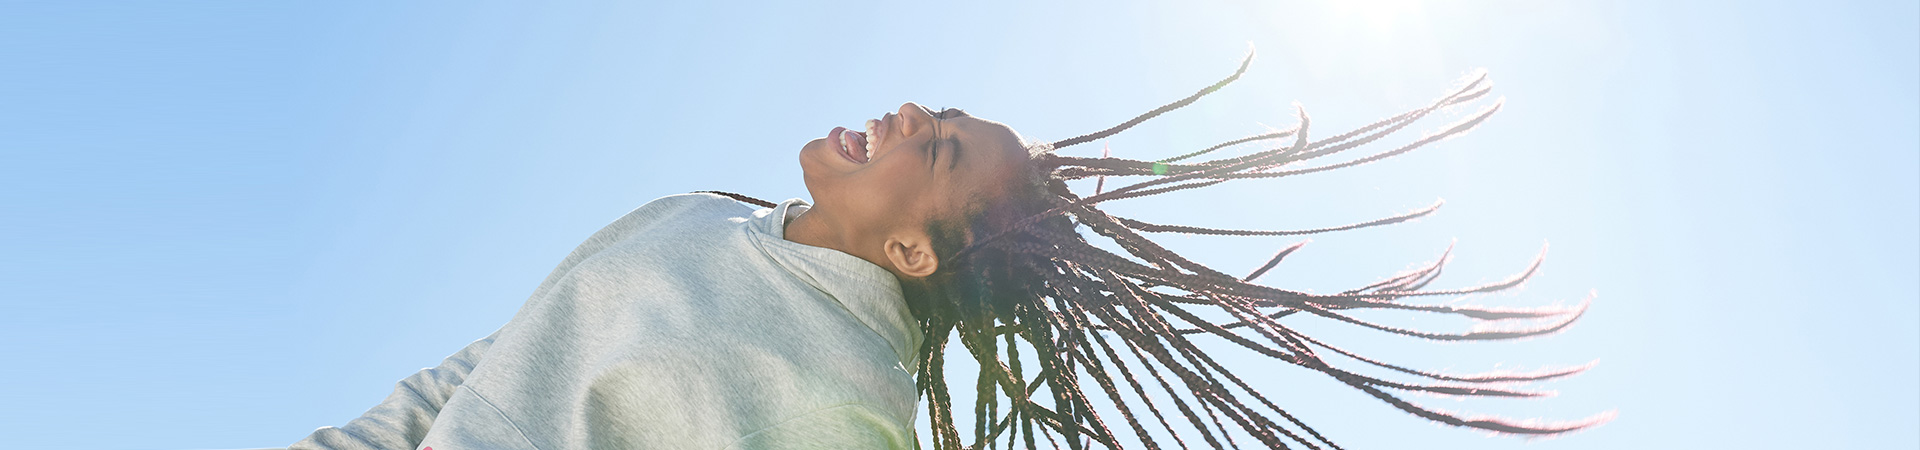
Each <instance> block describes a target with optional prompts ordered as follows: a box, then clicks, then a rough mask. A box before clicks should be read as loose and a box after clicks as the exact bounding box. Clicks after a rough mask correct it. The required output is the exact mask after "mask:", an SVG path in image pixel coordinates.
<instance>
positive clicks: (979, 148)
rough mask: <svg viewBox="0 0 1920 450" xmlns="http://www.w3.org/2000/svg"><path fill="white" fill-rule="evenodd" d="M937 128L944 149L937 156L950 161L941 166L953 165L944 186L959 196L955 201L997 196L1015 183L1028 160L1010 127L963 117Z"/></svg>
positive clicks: (947, 120) (950, 120)
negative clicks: (940, 130) (940, 134)
mask: <svg viewBox="0 0 1920 450" xmlns="http://www.w3.org/2000/svg"><path fill="white" fill-rule="evenodd" d="M940 125H941V128H944V130H942V132H943V134H947V136H943V137H942V138H944V139H942V140H944V141H946V142H945V143H944V144H945V146H946V147H948V148H943V149H940V150H941V151H942V152H944V153H943V154H942V155H941V157H942V158H951V160H950V161H941V163H942V165H945V164H946V163H949V162H950V163H951V164H953V166H952V170H951V171H950V172H949V173H948V174H947V177H946V178H947V181H948V182H947V183H946V184H947V185H948V188H949V189H950V190H952V191H953V194H955V195H956V196H958V197H960V198H956V200H962V201H965V200H969V199H970V198H969V197H971V199H978V198H986V197H998V196H999V195H1000V194H1001V193H1003V192H1004V191H1005V188H1006V187H1007V186H1010V185H1011V184H1012V182H1015V181H1018V178H1016V177H1015V175H1016V174H1018V173H1020V171H1021V170H1022V169H1024V168H1025V167H1026V161H1027V159H1028V157H1027V150H1026V146H1024V145H1022V144H1021V141H1020V134H1019V133H1017V132H1015V131H1014V130H1013V128H1012V127H1008V126H1007V125H1005V124H1002V123H999V122H994V121H991V120H986V119H981V118H977V117H972V116H966V115H957V116H955V117H951V118H948V119H945V120H941V121H940Z"/></svg>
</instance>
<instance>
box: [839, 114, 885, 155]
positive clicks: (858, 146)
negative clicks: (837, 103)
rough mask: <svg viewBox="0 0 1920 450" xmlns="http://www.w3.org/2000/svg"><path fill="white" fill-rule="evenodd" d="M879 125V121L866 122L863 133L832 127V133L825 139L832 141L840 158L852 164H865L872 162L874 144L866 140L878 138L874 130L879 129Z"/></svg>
mask: <svg viewBox="0 0 1920 450" xmlns="http://www.w3.org/2000/svg"><path fill="white" fill-rule="evenodd" d="M880 123H881V122H880V121H879V120H867V123H866V126H867V131H866V132H865V133H862V132H858V131H853V130H849V129H847V128H846V127H834V128H833V132H831V133H828V134H827V139H828V140H831V141H833V145H834V147H835V148H836V149H838V150H839V151H840V156H841V157H844V158H847V160H848V161H852V162H853V163H854V164H866V163H868V162H872V161H873V149H874V144H875V143H876V142H875V141H869V140H867V139H868V136H878V134H877V133H876V129H877V128H879V127H880Z"/></svg>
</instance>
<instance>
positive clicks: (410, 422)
mask: <svg viewBox="0 0 1920 450" xmlns="http://www.w3.org/2000/svg"><path fill="white" fill-rule="evenodd" d="M498 334H499V333H498V332H495V334H494V335H498ZM493 338H494V336H487V337H486V338H484V339H480V340H478V341H473V343H472V344H467V348H464V349H461V350H460V351H459V352H458V353H454V354H453V356H448V357H447V359H446V360H444V361H441V362H440V365H439V366H436V367H429V368H425V369H420V372H419V373H415V374H413V375H412V376H409V377H407V378H406V379H404V380H400V382H399V383H398V384H396V385H395V386H394V387H393V393H392V394H389V395H387V399H386V400H384V401H381V402H380V404H379V405H375V406H374V407H373V408H372V409H368V410H367V412H366V413H365V414H361V415H360V417H358V418H355V419H353V420H352V421H348V422H347V424H346V425H341V426H338V427H323V428H320V429H318V430H314V431H313V434H311V435H308V436H307V438H306V439H302V440H300V442H297V443H294V444H293V446H291V447H288V450H413V448H414V446H416V445H419V443H420V440H421V439H424V438H426V436H427V429H428V428H431V427H433V418H434V416H437V415H439V414H440V407H441V406H445V405H446V404H447V398H448V397H452V396H453V391H454V389H457V388H459V387H460V384H461V383H464V382H466V379H467V374H468V373H469V372H472V371H473V366H475V365H477V364H479V363H480V357H481V356H482V355H484V354H486V352H487V348H488V347H491V346H493Z"/></svg>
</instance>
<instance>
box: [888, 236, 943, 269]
mask: <svg viewBox="0 0 1920 450" xmlns="http://www.w3.org/2000/svg"><path fill="white" fill-rule="evenodd" d="M885 251H886V253H887V261H889V262H892V263H893V270H894V271H896V272H899V273H900V274H901V275H906V276H909V277H913V278H926V277H927V276H928V275H933V272H934V271H935V270H938V269H939V268H940V255H937V254H934V252H933V240H932V239H931V238H929V237H928V236H927V234H926V233H911V234H903V235H895V236H892V237H888V238H887V243H886V249H885Z"/></svg>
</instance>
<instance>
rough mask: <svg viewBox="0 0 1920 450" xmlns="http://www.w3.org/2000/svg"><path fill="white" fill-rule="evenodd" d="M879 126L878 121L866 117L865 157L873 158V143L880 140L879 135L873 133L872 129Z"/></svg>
mask: <svg viewBox="0 0 1920 450" xmlns="http://www.w3.org/2000/svg"><path fill="white" fill-rule="evenodd" d="M879 128H880V121H878V120H873V119H867V159H868V160H872V159H873V144H874V143H877V142H880V135H879V134H875V133H874V130H876V129H879Z"/></svg>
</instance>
